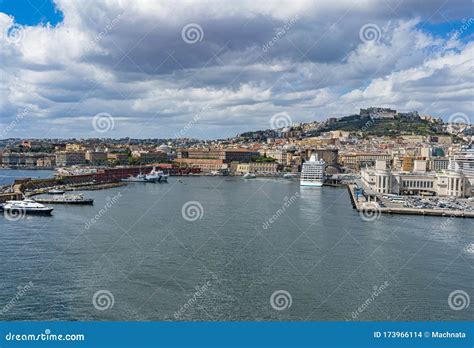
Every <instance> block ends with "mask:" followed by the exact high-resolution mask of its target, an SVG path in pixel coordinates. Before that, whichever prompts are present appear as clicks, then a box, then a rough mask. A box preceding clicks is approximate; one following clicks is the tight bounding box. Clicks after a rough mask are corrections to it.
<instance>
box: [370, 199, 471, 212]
mask: <svg viewBox="0 0 474 348" xmlns="http://www.w3.org/2000/svg"><path fill="white" fill-rule="evenodd" d="M379 198H380V200H381V202H382V203H381V204H380V206H381V207H388V208H402V207H403V208H412V209H435V210H460V211H466V212H467V211H469V212H474V201H472V200H469V199H466V198H450V197H417V196H396V195H383V196H382V197H379Z"/></svg>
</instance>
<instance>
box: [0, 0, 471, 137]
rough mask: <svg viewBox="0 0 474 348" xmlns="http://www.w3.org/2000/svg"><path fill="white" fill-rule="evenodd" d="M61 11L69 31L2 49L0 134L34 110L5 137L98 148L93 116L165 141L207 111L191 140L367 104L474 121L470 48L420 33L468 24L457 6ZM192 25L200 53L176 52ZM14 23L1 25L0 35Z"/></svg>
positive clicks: (71, 6)
mask: <svg viewBox="0 0 474 348" xmlns="http://www.w3.org/2000/svg"><path fill="white" fill-rule="evenodd" d="M57 5H58V7H59V9H61V11H62V12H63V14H64V21H63V22H62V23H60V24H59V25H57V26H56V27H50V26H42V25H38V26H33V27H25V28H23V29H21V30H20V38H21V40H20V41H19V42H12V40H9V37H8V35H3V36H2V37H0V44H1V48H2V50H1V52H0V62H1V65H0V67H1V69H2V73H1V74H0V82H1V86H0V89H1V93H2V94H1V95H2V100H1V104H0V116H1V120H0V127H2V126H6V125H8V124H9V123H10V121H11V120H12V119H14V118H15V115H16V114H17V113H18V112H19V111H18V110H22V109H24V108H28V114H27V116H26V117H24V118H23V119H22V120H21V127H17V128H16V129H14V130H12V131H11V132H10V133H9V134H7V135H6V137H9V136H12V137H13V136H18V137H34V136H38V137H40V136H44V137H48V136H49V137H55V136H64V137H67V136H84V137H87V136H94V134H93V128H92V125H91V124H90V122H89V121H88V120H90V118H91V117H93V115H95V114H96V113H99V112H108V113H110V114H112V115H113V116H114V117H115V118H116V122H115V125H116V127H115V129H114V134H112V135H113V136H131V137H134V136H137V137H138V136H141V137H166V136H173V134H176V132H177V131H178V130H179V129H180V127H182V126H183V125H184V124H186V123H188V122H189V121H190V120H192V119H193V117H194V116H195V114H196V113H197V112H200V110H203V109H204V110H205V111H204V112H203V113H202V117H201V119H200V120H199V122H198V123H197V124H196V125H195V127H193V128H192V129H190V130H189V132H187V135H189V136H198V137H202V136H207V137H220V136H221V135H222V134H224V133H225V134H227V135H228V134H229V131H232V132H233V133H238V132H241V131H244V130H249V129H256V128H260V127H263V128H268V125H269V119H270V117H271V116H272V115H273V114H275V113H278V112H287V113H289V114H290V115H291V117H292V119H293V121H311V120H314V119H321V118H326V117H329V116H343V115H347V114H351V113H354V112H357V111H358V108H360V107H366V106H369V105H387V106H392V107H395V108H398V109H401V110H411V109H418V110H419V111H420V112H423V113H431V114H433V115H436V116H445V117H448V116H449V115H450V114H452V113H454V112H465V113H468V114H469V113H471V112H472V92H473V81H472V76H473V64H472V59H473V56H474V52H473V51H474V48H473V43H472V42H468V43H463V42H462V41H461V40H459V38H454V37H453V36H452V35H451V36H450V37H449V36H446V37H441V36H436V35H433V34H431V33H429V32H426V31H424V30H422V29H420V27H422V25H421V24H423V23H424V21H425V20H427V19H428V18H429V19H430V20H445V19H443V18H440V16H439V13H444V16H445V17H446V16H448V14H449V15H450V16H451V17H453V18H458V19H459V18H462V16H463V15H464V14H465V11H466V10H469V6H467V8H466V6H465V5H463V4H462V3H461V2H457V1H453V2H450V4H449V11H448V12H449V13H448V12H447V11H444V10H445V8H444V7H443V6H445V5H443V1H438V0H435V1H432V2H429V3H425V4H424V5H423V6H420V4H419V2H416V1H411V0H405V1H401V2H400V1H386V2H383V3H380V2H376V1H375V0H370V1H369V0H366V1H363V2H357V3H354V2H352V1H349V0H347V1H318V2H315V1H284V2H267V1H250V0H249V1H244V2H207V3H202V2H196V1H187V2H181V3H180V5H179V6H178V5H176V3H175V2H172V1H165V2H163V1H160V2H153V1H125V0H119V1H111V0H103V1H89V2H76V1H68V0H57ZM295 16H297V17H295ZM451 17H450V18H451ZM291 18H297V20H296V21H295V23H294V25H292V26H291V28H289V29H288V31H287V32H285V35H283V36H282V37H281V38H279V40H278V41H277V42H276V43H275V45H274V46H272V47H271V49H269V50H268V51H267V52H263V50H262V45H263V44H264V43H265V42H267V41H268V40H269V39H271V38H272V37H274V36H275V33H276V30H278V28H281V27H282V26H283V25H284V23H285V21H287V20H288V19H291ZM188 23H198V24H199V25H201V27H202V28H203V31H204V39H203V40H202V42H199V43H197V44H194V45H189V44H187V43H186V42H184V41H183V40H182V38H181V29H182V27H183V26H184V25H186V24H188ZM367 23H373V24H376V25H377V26H378V27H379V28H380V32H381V37H380V40H379V41H378V42H376V43H374V42H368V43H364V42H362V41H361V39H360V38H359V29H360V28H361V27H362V26H363V25H364V24H367ZM13 24H14V22H13V18H12V17H10V16H8V15H5V14H2V13H0V30H2V32H4V33H5V32H8V28H10V27H11V26H12V25H13ZM221 131H222V134H221ZM203 134H204V135H203Z"/></svg>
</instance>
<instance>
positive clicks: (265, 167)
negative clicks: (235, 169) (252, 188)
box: [249, 162, 278, 174]
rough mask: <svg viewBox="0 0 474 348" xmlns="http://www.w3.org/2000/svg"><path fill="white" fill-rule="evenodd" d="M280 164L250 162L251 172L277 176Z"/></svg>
mask: <svg viewBox="0 0 474 348" xmlns="http://www.w3.org/2000/svg"><path fill="white" fill-rule="evenodd" d="M277 168H278V163H275V162H250V163H249V171H250V172H251V173H267V174H275V173H276V172H277Z"/></svg>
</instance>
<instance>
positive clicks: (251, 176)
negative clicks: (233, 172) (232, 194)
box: [242, 173, 257, 179]
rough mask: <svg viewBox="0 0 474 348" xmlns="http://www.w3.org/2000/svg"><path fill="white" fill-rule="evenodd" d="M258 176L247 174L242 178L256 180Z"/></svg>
mask: <svg viewBox="0 0 474 348" xmlns="http://www.w3.org/2000/svg"><path fill="white" fill-rule="evenodd" d="M256 177H257V176H256V175H255V174H254V173H247V174H245V175H244V176H243V177H242V178H244V179H255V178H256Z"/></svg>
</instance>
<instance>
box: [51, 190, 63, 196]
mask: <svg viewBox="0 0 474 348" xmlns="http://www.w3.org/2000/svg"><path fill="white" fill-rule="evenodd" d="M65 192H66V191H64V190H59V189H52V190H49V191H48V195H62V194H63V193H65Z"/></svg>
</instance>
